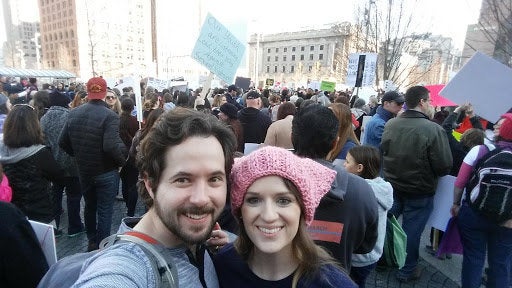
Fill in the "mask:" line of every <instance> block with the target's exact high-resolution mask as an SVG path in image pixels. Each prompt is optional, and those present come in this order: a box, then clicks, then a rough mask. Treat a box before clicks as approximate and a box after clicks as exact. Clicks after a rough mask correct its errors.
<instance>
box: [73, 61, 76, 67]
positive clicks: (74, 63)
mask: <svg viewBox="0 0 512 288" xmlns="http://www.w3.org/2000/svg"><path fill="white" fill-rule="evenodd" d="M73 67H76V60H75V59H73Z"/></svg>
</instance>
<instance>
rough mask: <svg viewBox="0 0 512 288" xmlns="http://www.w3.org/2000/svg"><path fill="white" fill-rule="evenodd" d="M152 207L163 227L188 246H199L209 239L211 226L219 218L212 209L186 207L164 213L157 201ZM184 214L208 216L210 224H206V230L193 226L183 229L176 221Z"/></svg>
mask: <svg viewBox="0 0 512 288" xmlns="http://www.w3.org/2000/svg"><path fill="white" fill-rule="evenodd" d="M154 205H155V211H156V214H157V216H158V218H160V221H162V223H163V224H164V225H165V227H167V229H169V231H171V232H172V233H173V234H174V235H175V236H176V237H178V238H179V239H181V240H182V241H183V242H185V243H186V244H189V245H195V244H201V243H204V242H205V241H206V240H207V239H208V238H210V234H211V232H212V229H213V226H214V225H215V221H216V219H217V217H218V216H219V215H218V214H219V213H217V215H215V214H216V213H215V209H214V208H213V207H188V208H178V209H177V210H175V211H165V210H164V209H162V207H161V206H160V205H159V203H158V201H155V202H154ZM186 213H191V214H210V215H211V223H209V224H208V227H207V229H204V227H195V226H189V227H184V225H180V223H179V221H178V219H179V218H180V215H185V214H186ZM184 217H186V216H184ZM201 231H204V232H203V233H202V234H198V233H200V232H201Z"/></svg>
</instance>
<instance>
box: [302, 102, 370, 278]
mask: <svg viewBox="0 0 512 288" xmlns="http://www.w3.org/2000/svg"><path fill="white" fill-rule="evenodd" d="M306 101H307V100H306ZM306 101H305V102H304V103H306ZM304 103H303V104H304ZM337 132H338V119H337V118H336V116H335V115H334V113H333V112H332V110H330V109H329V108H327V107H324V106H321V105H318V104H315V103H313V104H310V105H308V106H305V107H301V110H300V112H299V113H297V114H296V115H295V116H294V117H293V121H292V143H293V147H294V149H295V152H296V154H297V155H299V156H301V157H307V158H311V159H314V160H315V161H316V162H318V163H320V164H322V165H324V166H326V167H328V168H330V169H333V170H335V171H336V172H337V174H336V178H335V179H334V181H333V182H332V187H331V191H329V193H328V194H327V195H325V196H324V197H323V198H322V200H321V201H320V204H319V206H318V209H317V210H316V214H315V218H314V219H315V222H314V223H313V224H312V227H314V229H315V231H317V232H316V233H315V237H314V239H315V241H316V243H317V244H319V245H321V246H323V247H325V248H327V249H328V250H329V252H331V253H332V255H333V256H334V258H336V260H338V261H339V262H340V263H341V265H342V267H343V268H345V269H347V271H350V267H351V262H352V253H358V254H365V253H369V252H370V251H372V250H373V247H375V243H376V241H377V229H378V210H377V209H378V208H377V205H378V204H377V200H376V199H375V195H374V193H373V191H372V189H371V187H370V185H368V183H366V181H365V180H364V179H362V178H361V177H358V176H355V175H352V174H350V173H348V172H347V171H345V169H343V168H342V167H339V166H337V165H334V164H333V163H331V162H329V161H328V160H326V156H327V153H329V151H330V150H331V149H332V148H333V145H334V143H335V140H336V137H337ZM311 173H314V171H311Z"/></svg>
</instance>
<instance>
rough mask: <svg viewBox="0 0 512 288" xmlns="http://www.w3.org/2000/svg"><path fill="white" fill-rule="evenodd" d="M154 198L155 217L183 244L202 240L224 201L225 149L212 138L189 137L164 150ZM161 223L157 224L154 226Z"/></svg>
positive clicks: (153, 194)
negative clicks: (162, 166) (163, 167)
mask: <svg viewBox="0 0 512 288" xmlns="http://www.w3.org/2000/svg"><path fill="white" fill-rule="evenodd" d="M164 157H165V165H166V166H165V169H164V170H163V171H162V175H161V177H160V183H158V188H157V190H156V193H153V190H152V189H151V188H150V187H149V185H148V182H147V181H146V180H145V184H146V188H147V189H148V191H149V192H150V195H151V196H152V197H153V201H154V202H153V203H154V206H153V208H152V209H155V213H156V215H157V216H158V220H159V221H160V222H161V224H163V226H164V227H166V228H167V229H168V230H169V232H171V233H172V234H174V236H176V237H177V238H179V240H180V241H182V242H184V243H186V244H189V245H190V244H197V243H202V242H204V241H205V240H206V239H208V237H209V236H210V233H211V231H212V228H213V226H214V224H215V221H216V220H217V218H218V217H219V215H220V213H221V211H222V209H223V208H224V205H225V203H226V193H227V180H226V173H225V169H224V152H223V151H222V146H221V144H220V143H219V141H218V140H217V139H216V138H215V137H213V136H210V137H207V138H204V137H190V138H188V139H186V140H185V141H183V142H182V143H181V144H179V145H176V146H173V147H170V148H169V149H168V150H167V152H166V153H165V156H164ZM157 226H160V225H157Z"/></svg>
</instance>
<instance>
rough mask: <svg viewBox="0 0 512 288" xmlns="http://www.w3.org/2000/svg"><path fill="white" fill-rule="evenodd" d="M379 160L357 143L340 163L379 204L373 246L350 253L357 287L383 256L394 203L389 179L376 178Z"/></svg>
mask: <svg viewBox="0 0 512 288" xmlns="http://www.w3.org/2000/svg"><path fill="white" fill-rule="evenodd" d="M356 102H357V100H356ZM380 163H381V161H380V155H379V150H377V149H376V148H375V147H372V146H356V147H353V148H351V149H350V150H349V151H348V153H347V159H346V161H345V163H343V165H344V166H345V169H346V170H347V171H348V172H349V173H352V174H355V175H358V176H361V177H362V178H364V179H366V182H368V184H370V186H371V187H372V190H373V193H374V194H375V198H376V199H377V202H378V203H379V230H378V238H377V243H376V244H375V247H374V248H373V250H372V251H371V252H370V253H366V254H352V269H351V270H350V276H351V277H352V279H353V280H354V282H356V284H357V285H359V287H360V288H364V287H365V283H366V278H367V277H368V275H369V274H370V273H371V272H372V271H373V270H374V269H375V267H376V266H377V261H379V259H380V257H381V256H382V251H383V247H384V237H385V236H386V223H387V214H388V210H389V209H390V208H391V206H393V187H391V184H389V182H386V181H385V180H384V179H382V178H381V177H379V172H380Z"/></svg>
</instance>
